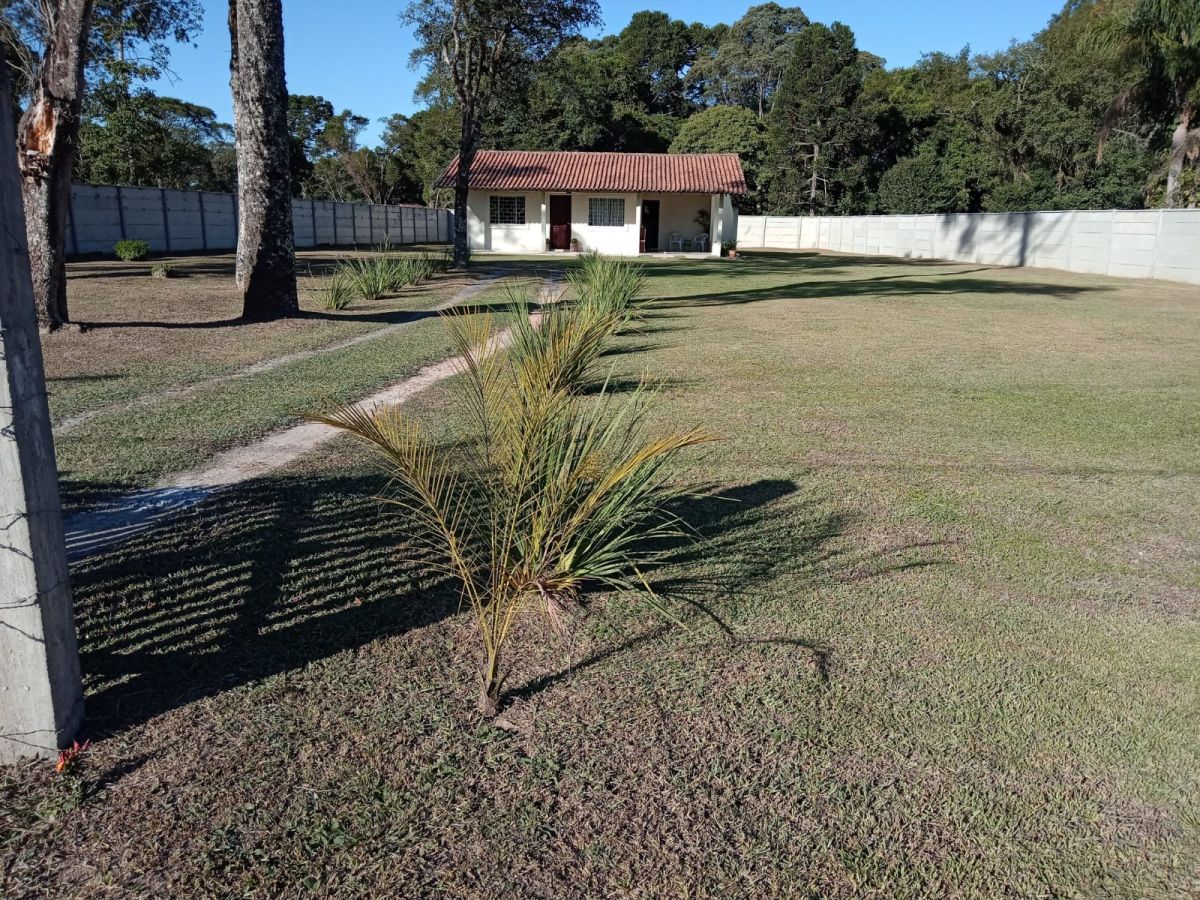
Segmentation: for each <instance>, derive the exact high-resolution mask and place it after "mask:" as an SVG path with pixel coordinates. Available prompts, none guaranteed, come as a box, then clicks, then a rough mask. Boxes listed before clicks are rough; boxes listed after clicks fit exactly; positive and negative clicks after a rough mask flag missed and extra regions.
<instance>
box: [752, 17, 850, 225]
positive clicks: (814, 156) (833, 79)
mask: <svg viewBox="0 0 1200 900" xmlns="http://www.w3.org/2000/svg"><path fill="white" fill-rule="evenodd" d="M865 71H866V69H865V65H864V62H863V61H862V60H861V59H860V55H859V52H858V48H857V47H855V45H854V33H853V32H852V31H851V30H850V29H849V28H847V27H846V26H845V25H843V24H842V23H841V22H834V23H833V26H832V27H826V26H824V25H816V24H814V25H810V26H809V27H807V28H805V29H804V30H803V31H801V32H800V33H799V34H798V35H797V36H796V38H795V41H794V43H793V44H792V58H791V61H790V62H789V63H788V68H787V71H786V72H785V74H784V76H783V81H782V83H781V84H780V87H779V96H778V97H777V98H776V100H775V104H774V106H773V107H772V109H771V115H770V118H769V128H768V141H769V146H770V151H769V153H770V160H771V161H770V165H769V169H770V171H769V177H770V179H771V189H770V190H771V206H772V209H774V210H777V211H779V212H797V211H799V210H801V209H803V210H807V211H808V212H809V213H815V212H817V211H818V210H822V209H831V208H835V207H838V205H839V202H840V201H842V200H844V199H845V198H846V197H847V196H848V195H849V194H850V192H851V191H852V190H854V189H855V188H857V187H858V182H859V180H860V179H861V170H862V169H863V167H864V166H865V163H866V161H867V158H868V154H867V152H866V150H867V147H866V145H867V142H868V138H869V135H870V131H871V125H870V123H869V121H868V120H867V118H866V117H865V116H864V115H863V113H862V110H861V109H859V108H858V107H857V105H856V101H857V100H858V96H859V93H860V91H861V89H862V83H863V77H864V74H865Z"/></svg>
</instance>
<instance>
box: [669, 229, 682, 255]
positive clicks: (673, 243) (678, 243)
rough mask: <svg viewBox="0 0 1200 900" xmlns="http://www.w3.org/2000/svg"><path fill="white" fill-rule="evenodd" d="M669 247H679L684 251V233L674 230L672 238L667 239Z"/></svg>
mask: <svg viewBox="0 0 1200 900" xmlns="http://www.w3.org/2000/svg"><path fill="white" fill-rule="evenodd" d="M667 249H668V250H675V249H678V250H679V251H680V252H683V235H682V234H680V233H679V232H678V231H672V232H671V238H670V240H668V241H667Z"/></svg>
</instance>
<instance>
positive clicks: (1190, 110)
mask: <svg viewBox="0 0 1200 900" xmlns="http://www.w3.org/2000/svg"><path fill="white" fill-rule="evenodd" d="M1195 114H1196V109H1195V107H1194V106H1192V104H1190V103H1184V104H1183V109H1182V110H1181V111H1180V113H1179V124H1178V125H1176V126H1175V131H1174V132H1173V133H1172V134H1171V161H1170V164H1169V166H1168V168H1167V197H1166V204H1165V205H1166V206H1168V207H1175V206H1179V205H1180V200H1181V199H1182V198H1181V197H1180V195H1179V194H1180V187H1179V179H1180V176H1182V175H1183V167H1184V165H1185V164H1186V163H1187V161H1188V157H1189V155H1191V156H1193V157H1194V151H1193V149H1192V148H1193V145H1194V144H1197V143H1200V135H1197V134H1194V133H1193V131H1194V129H1192V128H1191V124H1192V117H1193V116H1194V115H1195Z"/></svg>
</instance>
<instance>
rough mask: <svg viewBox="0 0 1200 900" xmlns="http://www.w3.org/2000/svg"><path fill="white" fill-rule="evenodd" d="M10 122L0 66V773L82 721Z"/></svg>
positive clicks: (61, 741)
mask: <svg viewBox="0 0 1200 900" xmlns="http://www.w3.org/2000/svg"><path fill="white" fill-rule="evenodd" d="M12 121H13V119H12V106H11V100H10V95H9V90H8V70H7V67H6V66H3V65H0V363H2V365H3V372H2V373H0V374H2V380H0V532H2V535H3V537H2V539H0V763H3V762H10V761H12V760H15V759H18V758H19V757H22V756H30V755H34V754H40V755H51V754H53V753H54V751H55V750H56V749H58V748H60V747H64V746H66V745H67V743H68V742H69V741H70V740H71V739H72V738H73V737H74V736H75V731H76V729H77V728H78V727H79V723H80V720H81V719H82V718H83V685H82V682H81V680H80V675H79V656H78V652H77V650H76V644H75V621H74V617H73V615H72V611H71V581H70V575H69V574H68V571H67V554H66V545H65V542H64V539H63V525H62V508H61V506H60V500H59V494H58V473H57V471H56V470H55V461H54V438H53V436H52V434H51V431H50V411H49V408H48V406H47V404H46V379H45V375H44V373H43V371H42V348H41V343H40V341H39V340H38V331H37V319H36V317H35V316H34V305H33V284H32V282H31V280H30V277H29V276H30V273H29V253H28V249H27V241H26V238H25V229H24V227H22V216H21V184H20V179H19V177H18V173H17V160H16V153H15V150H16V138H15V136H14V134H13V131H12Z"/></svg>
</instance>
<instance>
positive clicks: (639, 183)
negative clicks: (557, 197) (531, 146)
mask: <svg viewBox="0 0 1200 900" xmlns="http://www.w3.org/2000/svg"><path fill="white" fill-rule="evenodd" d="M457 172H458V157H457V156H456V157H455V158H454V161H453V162H452V163H450V165H449V166H447V167H446V171H444V172H443V173H442V174H441V176H440V177H439V178H438V180H437V181H435V182H434V187H440V188H449V187H454V176H455V175H456V174H457ZM471 187H472V188H479V189H487V190H497V191H614V192H619V191H637V192H639V193H665V194H670V193H675V194H678V193H698V194H744V193H746V178H745V176H744V175H743V174H742V163H741V160H739V159H738V155H737V154H736V153H590V152H571V151H535V150H480V151H478V152H477V153H476V154H475V160H474V161H473V162H472V163H471Z"/></svg>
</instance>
